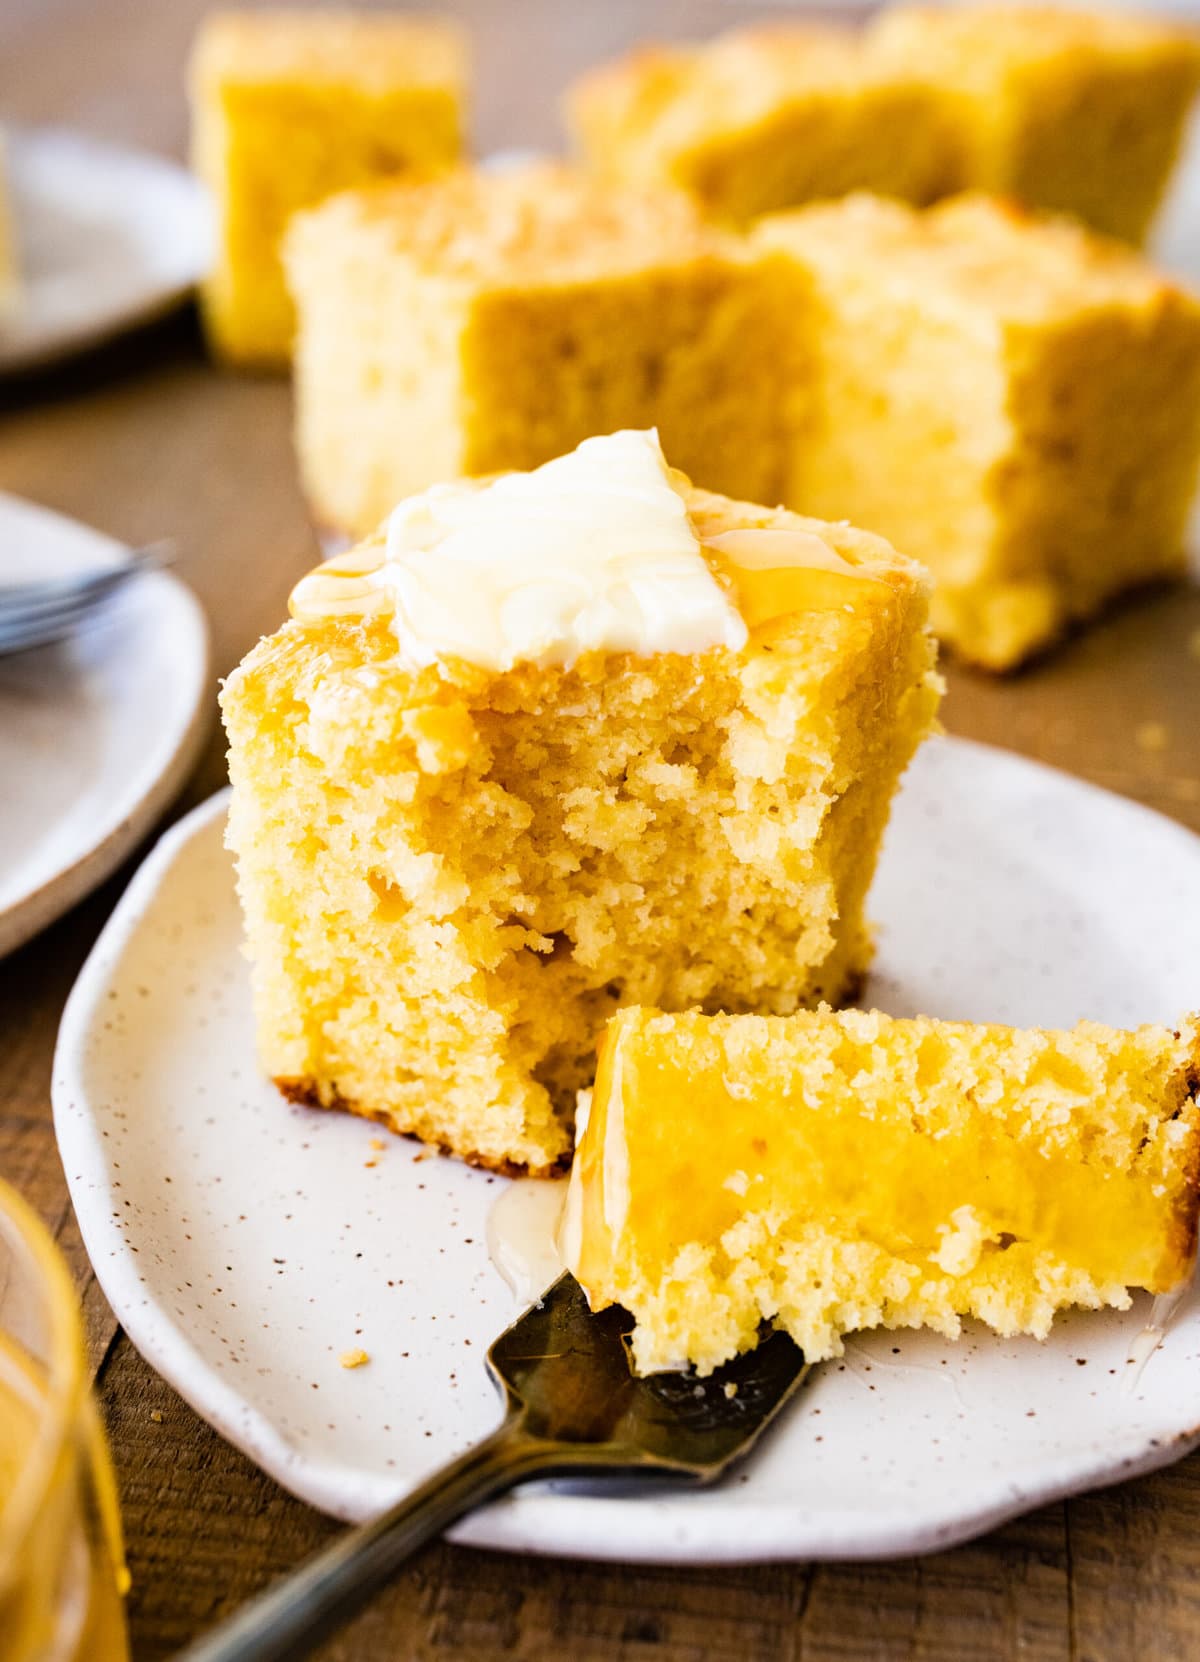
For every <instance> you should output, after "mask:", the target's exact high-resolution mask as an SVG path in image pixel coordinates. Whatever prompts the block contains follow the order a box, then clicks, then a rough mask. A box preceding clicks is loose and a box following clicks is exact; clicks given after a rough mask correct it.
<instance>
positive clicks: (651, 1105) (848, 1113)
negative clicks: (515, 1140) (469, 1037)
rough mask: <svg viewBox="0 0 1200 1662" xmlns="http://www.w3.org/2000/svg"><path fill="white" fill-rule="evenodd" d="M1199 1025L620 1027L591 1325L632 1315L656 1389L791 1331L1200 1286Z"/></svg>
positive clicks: (814, 1345)
mask: <svg viewBox="0 0 1200 1662" xmlns="http://www.w3.org/2000/svg"><path fill="white" fill-rule="evenodd" d="M1198 1089H1200V1025H1198V1018H1197V1017H1195V1016H1189V1017H1188V1018H1187V1019H1186V1020H1185V1021H1183V1022H1182V1023H1181V1024H1180V1027H1179V1029H1178V1030H1177V1031H1174V1032H1173V1031H1171V1030H1170V1029H1168V1028H1165V1027H1141V1028H1138V1029H1137V1030H1136V1031H1134V1032H1118V1031H1116V1030H1114V1029H1112V1028H1107V1027H1101V1026H1099V1025H1097V1024H1096V1023H1094V1022H1082V1023H1080V1025H1079V1026H1078V1027H1076V1028H1074V1029H1072V1030H1071V1031H1069V1032H1047V1031H1039V1030H1032V1031H1019V1030H1015V1029H1012V1028H1006V1027H976V1026H970V1025H967V1024H966V1023H961V1022H938V1021H932V1020H930V1019H929V1018H928V1017H924V1016H922V1017H918V1018H916V1019H915V1020H911V1021H900V1020H894V1019H893V1018H891V1017H889V1016H884V1015H880V1014H879V1013H878V1012H870V1013H866V1012H863V1011H859V1010H848V1011H845V1012H843V1013H841V1014H835V1013H833V1012H831V1011H829V1010H820V1011H817V1012H801V1013H798V1014H796V1015H793V1016H788V1017H783V1018H776V1017H769V1016H753V1015H742V1016H705V1015H701V1014H699V1013H698V1012H695V1011H689V1012H687V1013H684V1014H681V1015H665V1014H663V1013H661V1012H659V1011H656V1010H645V1009H640V1010H639V1009H625V1010H622V1011H621V1012H620V1013H619V1014H618V1015H616V1016H615V1017H614V1018H613V1020H612V1021H611V1022H610V1023H609V1027H608V1030H607V1033H606V1035H605V1038H604V1044H603V1048H602V1050H601V1054H600V1062H599V1068H598V1071H597V1076H596V1085H595V1090H594V1091H593V1093H592V1098H591V1106H590V1111H589V1112H588V1114H587V1119H586V1124H585V1125H581V1130H580V1138H579V1146H578V1149H577V1152H576V1156H575V1163H574V1166H573V1168H572V1174H571V1183H570V1187H569V1191H568V1199H567V1207H566V1214H565V1218H564V1223H563V1228H562V1235H561V1244H562V1246H563V1249H564V1257H565V1260H566V1263H567V1267H568V1268H569V1269H571V1270H572V1271H573V1273H574V1274H575V1276H576V1277H577V1279H578V1280H579V1282H580V1284H581V1285H582V1286H583V1288H584V1289H585V1291H586V1292H587V1294H588V1297H589V1301H590V1303H591V1305H592V1308H593V1309H600V1308H603V1307H604V1306H605V1305H607V1304H613V1303H616V1304H621V1305H624V1306H625V1307H626V1308H627V1309H628V1310H629V1311H630V1312H631V1313H632V1314H633V1316H634V1317H635V1318H636V1322H637V1326H636V1329H635V1332H634V1335H633V1351H634V1358H635V1362H636V1365H637V1366H638V1368H639V1369H640V1370H641V1371H642V1372H646V1373H649V1372H653V1371H655V1370H656V1369H659V1368H664V1367H677V1366H679V1365H681V1364H682V1363H684V1362H691V1363H693V1364H694V1365H695V1366H696V1367H697V1369H698V1370H699V1371H700V1372H701V1373H709V1372H711V1371H712V1369H713V1368H715V1367H717V1366H719V1365H720V1364H721V1363H722V1362H724V1361H726V1360H728V1358H730V1357H731V1356H733V1355H735V1354H736V1353H737V1352H738V1351H740V1350H745V1349H748V1348H749V1347H750V1346H752V1345H753V1344H754V1342H755V1338H756V1335H757V1332H758V1328H759V1323H760V1322H761V1321H764V1320H765V1321H770V1322H774V1323H776V1325H778V1326H780V1327H783V1328H786V1330H787V1331H788V1332H789V1333H790V1334H791V1335H792V1336H793V1338H794V1339H795V1340H796V1342H797V1344H799V1345H800V1346H801V1347H802V1349H803V1350H804V1352H805V1355H806V1356H807V1358H808V1360H809V1361H812V1362H817V1361H820V1360H822V1359H823V1358H825V1357H828V1356H836V1355H839V1354H840V1353H841V1350H842V1335H843V1334H845V1333H850V1332H854V1331H856V1330H858V1329H861V1328H868V1327H879V1326H882V1327H889V1328H900V1327H929V1328H933V1329H934V1330H935V1331H937V1332H939V1333H943V1334H945V1335H946V1336H947V1337H948V1338H956V1337H957V1336H958V1333H959V1330H960V1322H961V1318H962V1317H964V1316H976V1317H978V1318H979V1319H980V1320H982V1321H984V1322H986V1323H987V1324H988V1325H989V1326H990V1327H992V1328H994V1329H995V1330H996V1331H997V1332H998V1333H1000V1334H1003V1335H1005V1336H1012V1335H1015V1334H1019V1333H1027V1334H1033V1335H1034V1336H1036V1337H1037V1338H1044V1337H1045V1336H1046V1334H1047V1332H1048V1331H1049V1329H1050V1325H1051V1322H1052V1320H1053V1317H1054V1315H1055V1312H1056V1311H1058V1310H1061V1309H1063V1308H1065V1307H1067V1306H1070V1305H1079V1306H1083V1307H1085V1308H1088V1309H1099V1308H1102V1307H1105V1306H1109V1307H1112V1308H1115V1309H1119V1310H1120V1309H1127V1308H1128V1306H1129V1303H1130V1299H1129V1293H1128V1289H1129V1288H1131V1287H1140V1288H1146V1289H1148V1290H1149V1291H1151V1292H1155V1293H1158V1292H1167V1291H1169V1290H1170V1289H1172V1288H1174V1287H1175V1286H1177V1285H1178V1284H1179V1283H1180V1282H1182V1281H1183V1280H1184V1278H1185V1277H1186V1276H1187V1275H1188V1274H1189V1273H1190V1271H1191V1268H1192V1264H1193V1260H1194V1256H1195V1248H1196V1221H1197V1207H1198V1205H1200V1105H1198V1104H1197V1091H1198Z"/></svg>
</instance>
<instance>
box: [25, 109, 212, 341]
mask: <svg viewBox="0 0 1200 1662" xmlns="http://www.w3.org/2000/svg"><path fill="white" fill-rule="evenodd" d="M5 137H6V146H5V149H6V156H7V172H8V194H9V208H10V216H11V219H12V223H13V227H14V232H15V237H16V243H17V249H18V262H19V266H20V271H21V290H20V295H19V298H18V300H17V303H16V307H15V309H14V311H13V313H12V315H11V316H8V317H5V318H3V319H0V373H4V372H5V371H15V370H29V369H34V368H39V367H41V366H42V365H45V364H48V363H52V362H54V361H55V360H57V359H60V358H63V357H66V356H68V355H69V354H71V353H73V352H78V351H81V350H83V349H85V348H87V347H90V346H95V345H98V344H99V343H100V342H102V341H105V340H108V339H109V338H111V337H112V336H113V335H116V334H118V333H120V332H121V331H122V330H123V329H128V328H131V327H132V326H134V325H135V324H140V323H145V322H148V321H149V320H150V319H152V318H155V317H158V316H160V315H161V314H162V313H164V312H167V311H169V310H170V309H171V308H172V307H173V306H176V305H178V304H179V303H180V302H181V301H182V300H184V299H186V297H187V296H188V295H189V294H190V293H191V291H192V289H193V288H194V287H195V285H196V283H197V282H198V281H199V280H200V278H201V277H202V276H203V275H204V273H205V272H206V271H207V269H208V266H209V262H210V258H211V254H210V249H211V234H210V229H209V217H208V209H207V204H206V202H205V198H204V194H203V192H202V190H201V189H200V186H199V185H198V184H197V182H196V180H195V179H193V178H192V176H191V174H190V173H188V172H187V171H186V170H185V169H184V168H182V167H179V166H177V165H176V164H175V163H174V162H170V161H166V160H164V159H163V158H162V157H160V156H153V155H150V154H148V153H146V152H143V151H138V150H129V149H126V148H124V147H123V146H120V145H115V144H108V143H104V142H102V141H101V140H99V139H93V138H89V137H88V136H87V135H86V134H84V133H76V132H71V131H69V130H66V129H63V128H55V127H40V128H39V127H28V128H16V129H14V130H12V131H9V132H7V133H6V135H5Z"/></svg>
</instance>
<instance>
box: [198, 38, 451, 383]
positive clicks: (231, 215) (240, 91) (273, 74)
mask: <svg viewBox="0 0 1200 1662" xmlns="http://www.w3.org/2000/svg"><path fill="white" fill-rule="evenodd" d="M190 78H191V96H192V112H193V127H192V145H193V160H194V165H195V167H196V170H197V172H198V173H199V174H200V176H201V178H202V179H203V180H204V181H205V183H206V184H207V185H208V187H209V189H210V191H211V192H212V195H213V198H214V201H215V205H216V213H217V229H218V236H217V256H216V261H215V264H214V267H213V270H212V273H211V275H210V277H209V279H208V281H207V282H206V284H205V287H204V290H203V301H204V315H205V320H206V324H207V327H208V330H209V335H210V338H211V340H212V343H213V345H214V348H215V349H216V350H217V351H218V352H219V353H220V354H221V355H222V356H223V357H225V358H227V359H229V360H230V361H232V362H235V363H240V364H247V365H260V366H277V365H281V364H285V363H286V362H287V360H288V357H289V355H290V350H291V342H292V333H293V327H294V319H293V312H292V306H291V301H290V299H289V297H288V293H287V289H286V285H285V283H284V277H283V270H282V266H281V263H280V253H279V245H280V239H281V237H282V234H283V232H284V229H285V227H286V225H287V222H288V220H289V219H290V218H291V216H292V214H294V213H295V212H296V211H297V210H298V209H300V208H306V207H311V206H312V205H313V204H314V203H317V202H320V201H321V200H322V199H323V198H324V197H326V196H329V195H331V194H332V193H333V192H335V191H338V190H342V189H347V188H349V187H352V186H360V185H365V184H367V183H369V182H370V181H372V180H375V179H379V178H383V177H388V176H392V175H397V174H408V173H415V174H424V173H429V172H436V171H439V170H443V169H445V168H446V167H448V166H450V165H451V164H452V163H453V162H455V161H456V160H457V159H458V157H459V155H460V153H461V149H462V105H463V99H464V96H465V85H466V46H465V38H464V36H463V35H462V34H461V32H460V31H459V29H458V28H457V27H456V26H455V25H454V24H452V23H450V22H449V21H447V20H445V19H434V18H426V17H422V18H418V17H408V16H405V15H404V14H400V13H390V14H389V13H380V12H374V13H367V12H363V13H355V12H344V11H311V12H310V11H262V12H217V13H213V14H211V15H210V16H209V17H208V18H207V19H206V20H205V21H204V23H203V25H202V26H201V29H200V32H199V34H198V36H197V39H196V44H195V49H194V52H193V57H192V64H191V77H190Z"/></svg>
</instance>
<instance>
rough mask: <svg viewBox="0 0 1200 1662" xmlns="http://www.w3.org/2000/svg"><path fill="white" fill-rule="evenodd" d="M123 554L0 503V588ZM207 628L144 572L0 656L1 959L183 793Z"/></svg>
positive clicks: (199, 715) (203, 717)
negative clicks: (65, 637)
mask: <svg viewBox="0 0 1200 1662" xmlns="http://www.w3.org/2000/svg"><path fill="white" fill-rule="evenodd" d="M127 554H128V550H126V549H125V548H123V547H122V546H121V544H120V543H118V542H114V541H113V539H112V538H111V537H105V536H101V534H100V533H99V532H98V531H92V530H90V529H89V528H88V527H87V526H86V525H80V524H78V523H77V522H76V521H75V520H71V519H64V518H63V517H62V516H61V515H60V514H53V513H51V512H50V511H49V510H48V509H47V508H40V507H37V506H35V504H34V503H32V502H23V501H21V500H20V499H19V498H18V497H15V496H6V495H4V494H3V493H2V492H0V583H9V582H23V581H34V580H35V579H38V578H41V577H48V576H52V575H54V576H59V575H61V576H66V575H68V574H70V573H71V572H77V571H90V570H93V569H99V568H100V567H102V566H106V565H115V564H117V563H119V562H120V561H122V560H124V559H125V558H126V557H127ZM210 697H211V694H210V691H209V684H208V626H207V624H206V622H205V619H204V613H203V612H202V611H201V609H200V605H199V603H198V601H197V600H196V599H195V597H194V596H193V594H192V593H191V590H190V589H188V588H185V586H184V585H183V584H182V583H181V582H180V581H179V579H178V578H176V577H172V576H171V574H170V573H169V572H165V571H156V572H148V573H147V574H146V576H144V577H141V578H139V579H138V580H137V581H136V583H134V584H133V585H132V586H131V587H129V588H128V589H126V590H125V591H124V592H123V593H122V594H121V595H119V596H118V597H117V598H116V599H114V601H113V602H112V604H111V605H110V606H109V607H107V608H106V609H105V611H104V612H103V613H102V614H101V615H100V616H98V617H97V618H95V619H94V620H93V621H92V622H91V623H90V624H89V625H88V626H87V627H86V628H85V629H84V630H82V631H81V632H80V633H79V634H78V635H76V636H75V637H74V638H73V639H71V640H69V641H64V642H62V643H60V644H58V645H55V646H46V647H42V648H40V649H39V650H37V651H35V652H22V653H19V654H17V655H16V656H13V657H7V658H6V657H0V955H2V954H4V953H6V952H11V951H12V950H13V948H14V947H17V946H20V945H21V943H22V942H23V941H26V940H28V939H29V937H30V936H31V935H33V934H36V932H37V931H38V930H39V929H44V928H45V927H46V925H47V924H48V923H51V922H53V920H54V919H55V918H57V917H59V916H60V915H61V914H62V913H63V912H65V911H66V910H67V908H68V907H69V906H73V905H74V904H75V902H76V901H77V900H81V899H82V898H83V896H84V895H85V894H88V893H89V892H90V891H91V890H92V889H94V888H95V887H96V885H97V884H98V883H100V882H102V881H103V879H104V878H106V877H107V876H108V875H109V873H110V872H112V871H114V870H115V869H116V867H117V866H119V865H120V863H121V861H122V860H124V859H125V858H126V856H127V855H128V854H129V853H130V851H131V850H132V849H133V848H135V847H136V846H137V844H138V842H139V841H140V840H141V838H142V837H144V836H145V835H146V833H147V832H148V831H149V830H150V829H151V827H152V826H153V824H154V822H155V820H156V819H157V818H158V816H159V815H160V814H161V813H162V812H163V810H164V809H165V808H166V807H167V805H168V803H169V802H170V801H171V799H172V797H173V796H174V795H175V793H176V792H177V791H178V790H179V788H180V786H181V785H182V784H183V782H184V780H185V779H186V777H187V775H188V773H189V772H190V770H191V767H192V764H193V762H194V761H195V759H196V755H197V753H198V751H199V748H200V745H201V744H202V743H203V740H204V735H205V731H206V729H207V726H208V719H209V708H210V703H209V701H210Z"/></svg>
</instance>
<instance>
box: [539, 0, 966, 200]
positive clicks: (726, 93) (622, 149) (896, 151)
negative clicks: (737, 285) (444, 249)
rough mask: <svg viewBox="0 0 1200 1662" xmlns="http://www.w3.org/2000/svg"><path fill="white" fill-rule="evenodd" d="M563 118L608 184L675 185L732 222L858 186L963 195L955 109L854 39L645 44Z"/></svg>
mask: <svg viewBox="0 0 1200 1662" xmlns="http://www.w3.org/2000/svg"><path fill="white" fill-rule="evenodd" d="M566 113H567V120H568V124H569V126H570V127H571V129H572V133H573V136H574V139H575V142H576V145H577V147H578V149H579V150H580V152H581V154H582V155H583V156H584V157H585V158H586V160H587V163H588V165H589V166H590V167H591V168H593V169H594V170H595V171H596V172H597V173H599V174H600V175H602V176H603V177H606V178H609V179H614V180H620V181H623V182H625V183H633V184H642V185H645V184H668V185H674V186H677V187H679V188H680V189H682V190H686V191H687V192H688V193H689V194H690V195H691V196H693V197H694V198H695V200H696V201H697V202H699V203H700V204H701V206H702V207H703V208H704V210H705V211H706V212H707V213H710V214H712V215H714V216H715V217H717V218H719V219H722V220H726V221H729V222H732V223H734V224H745V223H746V222H747V221H749V220H751V219H753V218H755V217H756V216H757V215H759V214H762V213H768V212H771V211H773V210H775V209H778V208H787V207H794V206H797V205H799V204H801V203H804V202H811V201H814V200H818V199H821V198H826V197H836V196H844V195H846V194H847V192H849V191H854V190H870V191H874V192H876V193H878V194H880V195H887V196H898V197H902V198H904V199H906V200H908V201H912V202H930V201H932V200H934V198H936V197H937V196H940V195H943V194H945V193H946V192H947V191H948V190H952V189H955V188H957V187H958V185H959V179H958V175H957V173H956V172H953V171H952V170H953V169H954V168H956V167H957V161H958V154H957V145H956V138H955V133H956V129H955V127H954V125H953V114H954V111H953V107H952V105H951V103H950V101H949V100H947V98H946V97H945V96H944V95H943V93H942V91H941V89H940V88H939V87H938V86H937V85H936V84H935V83H933V82H931V81H930V80H929V79H928V78H927V77H925V76H923V75H921V74H919V73H915V72H912V71H908V70H904V69H896V68H894V67H892V66H890V65H888V64H886V63H879V64H877V63H876V62H875V60H874V59H873V58H872V57H871V56H870V55H869V54H868V53H867V52H866V51H864V49H863V46H862V43H861V41H860V40H859V38H858V36H857V35H856V34H854V33H853V32H851V31H850V30H841V29H835V28H820V27H817V26H814V25H811V24H808V25H805V24H772V25H769V26H768V25H765V24H764V25H759V26H757V27H754V28H746V29H736V30H733V31H731V32H730V33H728V34H723V35H718V36H717V37H716V38H715V39H713V40H711V41H708V42H706V43H705V44H704V45H702V46H643V47H639V48H638V49H637V50H636V51H634V52H632V53H630V54H629V55H628V56H627V57H625V58H622V59H620V60H619V61H617V62H615V63H612V64H607V65H604V66H602V67H601V68H599V69H595V70H592V71H591V72H590V73H588V74H587V75H585V76H583V77H582V78H581V79H580V80H579V81H578V82H576V84H575V85H574V86H573V87H572V88H571V89H570V91H569V93H568V96H567V101H566Z"/></svg>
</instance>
